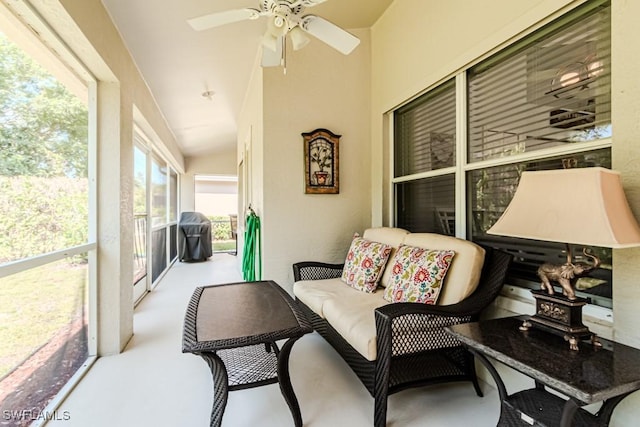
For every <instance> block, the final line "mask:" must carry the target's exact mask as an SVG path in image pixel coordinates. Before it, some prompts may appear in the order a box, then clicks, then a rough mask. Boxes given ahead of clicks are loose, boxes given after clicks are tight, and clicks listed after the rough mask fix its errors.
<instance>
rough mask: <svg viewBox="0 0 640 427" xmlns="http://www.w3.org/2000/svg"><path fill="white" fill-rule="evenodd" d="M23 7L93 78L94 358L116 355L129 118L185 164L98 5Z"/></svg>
mask: <svg viewBox="0 0 640 427" xmlns="http://www.w3.org/2000/svg"><path fill="white" fill-rule="evenodd" d="M30 3H32V4H33V6H34V7H35V8H36V10H37V11H38V12H39V13H40V14H41V15H42V16H43V17H44V18H45V19H46V21H47V22H48V23H49V24H50V25H51V27H52V28H53V29H54V30H55V31H56V33H57V34H58V35H59V36H60V37H61V38H62V39H63V40H64V41H65V43H66V44H67V45H68V46H69V47H70V48H71V50H72V51H73V52H74V53H75V54H76V55H77V57H78V58H79V59H80V61H82V63H83V64H84V65H85V66H86V67H87V68H88V69H89V70H90V72H91V73H92V74H93V75H94V76H95V77H96V79H97V80H98V84H97V100H98V101H97V102H98V108H97V113H96V116H97V117H96V119H97V126H98V131H97V144H98V194H97V196H98V212H99V213H100V214H99V216H98V224H97V228H98V230H97V232H98V234H97V239H98V247H99V249H98V272H97V273H98V284H97V285H98V295H97V297H98V322H97V323H98V337H99V340H98V354H100V355H107V354H115V353H118V352H120V351H121V350H122V349H123V348H124V347H125V345H126V344H127V342H128V341H129V339H130V338H131V336H132V335H133V292H132V286H131V284H132V282H133V272H132V265H131V254H132V251H133V221H131V219H132V217H133V192H132V190H133V127H134V114H136V113H139V114H140V117H141V118H143V119H144V122H145V123H142V125H143V127H146V126H149V127H150V128H151V129H153V137H154V139H155V140H154V141H153V143H154V144H156V145H158V146H161V147H162V150H163V153H164V154H165V155H167V157H169V160H170V161H171V162H172V163H173V164H174V165H175V166H176V167H177V168H178V169H179V170H184V160H183V157H182V154H181V153H180V150H179V149H178V147H177V144H176V142H175V140H174V139H173V136H172V133H171V132H170V130H169V128H168V126H167V124H166V122H165V121H164V118H163V117H162V114H161V113H160V110H159V109H158V107H157V105H156V104H155V101H154V99H153V97H152V96H151V94H150V93H149V90H148V88H147V85H146V84H145V82H144V81H143V80H142V77H141V75H140V74H139V72H138V69H137V68H136V65H135V63H134V62H133V60H132V59H131V56H130V55H129V52H128V51H127V50H126V48H125V46H124V43H123V42H122V40H121V39H120V36H119V34H118V32H117V31H116V29H115V27H114V26H113V25H112V24H111V20H110V18H109V15H108V14H107V13H106V11H105V9H104V7H103V6H102V3H101V2H100V0H32V1H31V2H30Z"/></svg>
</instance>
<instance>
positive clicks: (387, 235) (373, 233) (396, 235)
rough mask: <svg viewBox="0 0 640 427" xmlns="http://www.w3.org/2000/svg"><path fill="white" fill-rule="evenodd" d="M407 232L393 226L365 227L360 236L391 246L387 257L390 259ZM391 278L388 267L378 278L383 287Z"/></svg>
mask: <svg viewBox="0 0 640 427" xmlns="http://www.w3.org/2000/svg"><path fill="white" fill-rule="evenodd" d="M408 234H409V232H408V231H407V230H404V229H402V228H393V227H374V228H367V229H366V230H365V231H364V233H362V237H364V238H365V239H369V240H373V241H375V242H380V243H386V244H387V245H389V246H391V254H390V255H389V259H392V258H393V257H394V256H395V254H396V250H398V247H399V246H400V244H401V243H402V242H403V241H404V238H405V237H406V236H407V235H408ZM388 263H389V262H388V261H387V265H388ZM390 278H391V272H390V269H389V268H385V269H384V271H383V272H382V279H380V285H382V286H383V287H385V288H386V287H387V285H388V284H389V280H390Z"/></svg>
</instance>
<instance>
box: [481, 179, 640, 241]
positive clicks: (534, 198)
mask: <svg viewBox="0 0 640 427" xmlns="http://www.w3.org/2000/svg"><path fill="white" fill-rule="evenodd" d="M487 233H488V234H495V235H500V236H510V237H521V238H525V239H535V240H545V241H550V242H560V243H573V244H581V245H588V246H601V247H608V248H627V247H633V246H640V226H638V223H637V222H636V220H635V218H634V216H633V214H632V213H631V209H630V208H629V204H628V202H627V199H626V197H625V195H624V191H623V189H622V184H621V182H620V174H619V173H618V172H615V171H612V170H609V169H605V168H600V167H596V168H575V169H557V170H548V171H532V172H523V173H522V176H521V178H520V183H519V184H518V188H517V190H516V194H515V195H514V196H513V200H511V203H510V204H509V206H508V207H507V209H506V210H505V211H504V213H503V214H502V216H501V217H500V219H498V221H497V222H496V223H495V224H494V225H493V227H491V228H490V229H489V230H488V231H487Z"/></svg>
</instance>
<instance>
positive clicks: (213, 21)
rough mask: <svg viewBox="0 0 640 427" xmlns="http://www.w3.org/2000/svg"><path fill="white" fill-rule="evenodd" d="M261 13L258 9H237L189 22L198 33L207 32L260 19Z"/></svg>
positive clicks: (189, 20) (192, 19)
mask: <svg viewBox="0 0 640 427" xmlns="http://www.w3.org/2000/svg"><path fill="white" fill-rule="evenodd" d="M259 17H260V11H259V10H257V9H249V8H248V9H236V10H226V11H224V12H218V13H212V14H210V15H203V16H199V17H197V18H191V19H188V20H187V22H188V23H189V25H191V27H192V28H193V29H194V30H196V31H202V30H207V29H209V28H214V27H219V26H221V25H226V24H232V23H234V22H239V21H244V20H246V19H258V18H259Z"/></svg>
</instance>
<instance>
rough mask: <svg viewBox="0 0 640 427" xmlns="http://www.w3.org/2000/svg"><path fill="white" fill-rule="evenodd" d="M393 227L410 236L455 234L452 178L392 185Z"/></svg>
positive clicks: (453, 185) (452, 175) (453, 183)
mask: <svg viewBox="0 0 640 427" xmlns="http://www.w3.org/2000/svg"><path fill="white" fill-rule="evenodd" d="M395 189H396V224H397V226H398V227H400V228H404V229H405V230H409V231H411V232H414V233H418V232H430V233H440V234H448V235H451V236H453V235H454V234H455V220H454V213H455V211H454V207H455V175H454V174H447V175H442V176H438V177H433V178H424V179H418V180H415V181H409V182H403V183H399V184H396V187H395Z"/></svg>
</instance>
